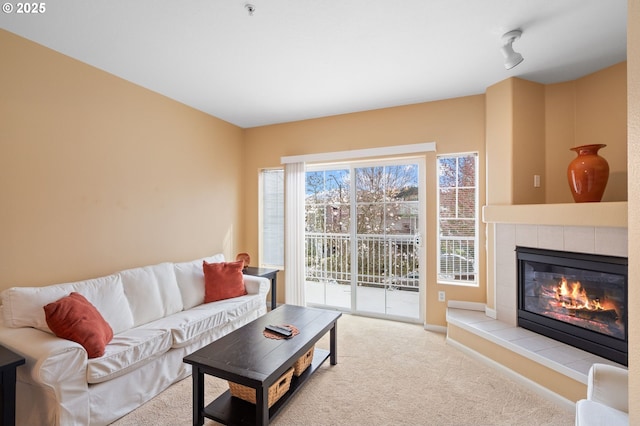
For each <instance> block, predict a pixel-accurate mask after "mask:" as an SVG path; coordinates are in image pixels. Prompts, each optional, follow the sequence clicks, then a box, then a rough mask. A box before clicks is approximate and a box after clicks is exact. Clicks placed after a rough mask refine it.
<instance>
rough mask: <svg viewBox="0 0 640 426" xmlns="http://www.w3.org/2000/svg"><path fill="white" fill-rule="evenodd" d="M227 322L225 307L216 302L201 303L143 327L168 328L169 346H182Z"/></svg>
mask: <svg viewBox="0 0 640 426" xmlns="http://www.w3.org/2000/svg"><path fill="white" fill-rule="evenodd" d="M228 322H229V318H228V316H227V311H226V310H225V307H224V306H223V305H221V304H218V303H207V304H201V305H198V306H197V307H194V308H192V309H188V310H186V311H182V312H178V313H175V314H173V315H170V316H168V317H164V318H160V319H159V320H156V321H153V322H150V323H148V324H145V325H143V327H150V328H163V329H170V330H171V336H172V339H173V342H172V344H171V347H173V348H182V347H184V346H188V345H189V344H191V343H192V342H194V341H196V340H198V339H199V338H200V336H201V335H202V334H204V333H208V332H210V331H211V330H212V329H214V328H217V327H220V326H223V325H225V324H226V323H228Z"/></svg>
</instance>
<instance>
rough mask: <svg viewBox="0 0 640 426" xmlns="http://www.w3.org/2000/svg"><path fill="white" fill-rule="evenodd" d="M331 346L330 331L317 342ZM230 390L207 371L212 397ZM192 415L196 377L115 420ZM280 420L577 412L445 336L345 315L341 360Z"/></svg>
mask: <svg viewBox="0 0 640 426" xmlns="http://www.w3.org/2000/svg"><path fill="white" fill-rule="evenodd" d="M328 346H329V340H328V336H327V337H325V338H323V339H322V340H321V341H320V342H318V344H317V347H321V348H325V349H328ZM227 388H228V386H227V383H226V382H224V381H222V380H219V379H216V378H211V377H207V382H206V385H205V393H206V397H207V399H208V398H211V399H213V398H215V397H216V396H217V395H219V394H220V393H222V392H223V391H224V390H226V389H227ZM191 421H192V418H191V378H190V377H189V378H187V379H185V380H182V381H181V382H179V383H176V384H175V385H173V386H172V387H170V388H169V389H167V390H166V391H165V392H163V393H162V394H160V395H159V396H157V397H156V398H154V399H153V400H151V401H149V402H148V403H147V404H145V405H143V406H142V407H140V408H139V409H137V410H136V411H134V412H132V413H130V414H129V415H127V416H125V417H123V418H121V419H120V420H118V421H117V422H115V423H114V425H115V426H126V425H136V426H138V425H150V426H151V425H153V426H162V425H167V426H177V425H189V424H191ZM214 424H216V423H215V422H212V421H210V420H206V421H205V425H214ZM272 424H274V425H305V426H311V425H558V426H562V425H566V426H570V425H573V424H574V415H573V413H572V412H569V411H567V410H566V409H565V408H561V407H559V406H557V405H556V404H554V403H553V402H550V401H548V400H546V399H544V398H542V397H540V396H538V395H537V394H535V393H534V392H532V391H531V390H529V389H527V388H525V387H523V386H522V385H520V384H518V383H516V382H514V381H513V380H511V379H510V378H508V377H507V376H505V375H504V374H503V373H501V372H500V371H497V370H495V369H493V368H492V367H489V366H487V365H485V364H483V363H481V362H479V361H476V360H474V359H473V358H470V357H469V356H467V355H466V354H464V353H462V352H460V351H459V350H457V349H455V348H453V347H451V346H448V345H446V343H445V336H444V335H442V334H438V333H433V332H428V331H425V330H424V329H423V327H422V326H420V325H416V324H405V323H399V322H392V321H384V320H379V319H371V318H364V317H359V316H352V315H343V316H342V318H340V320H339V321H338V365H335V366H330V365H329V362H328V361H327V362H325V363H324V364H323V365H322V366H321V367H320V368H319V369H318V370H317V371H316V373H315V374H314V376H313V377H312V378H311V379H310V380H309V382H307V384H306V385H305V386H304V387H303V388H302V389H301V390H300V391H299V392H298V393H297V394H296V396H295V397H294V398H292V399H291V401H290V403H289V404H288V405H287V406H286V407H285V408H284V410H283V411H281V412H280V414H279V415H278V416H277V417H276V418H275V419H274V421H273V422H272Z"/></svg>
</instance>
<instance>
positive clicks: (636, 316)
mask: <svg viewBox="0 0 640 426" xmlns="http://www.w3.org/2000/svg"><path fill="white" fill-rule="evenodd" d="M627 10H628V17H627V70H628V76H627V79H628V80H627V82H628V93H627V102H628V113H627V117H628V138H629V143H628V155H629V156H628V164H629V195H630V196H629V300H640V279H639V278H638V277H640V238H638V236H640V196H639V194H640V0H629V3H628V9H627ZM638 324H640V309H638V305H637V304H636V303H632V304H630V306H629V372H630V373H629V401H630V404H629V409H630V418H629V424H631V425H637V424H640V406H639V405H638V404H635V403H633V401H640V327H638Z"/></svg>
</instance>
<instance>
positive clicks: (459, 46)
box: [0, 0, 627, 128]
mask: <svg viewBox="0 0 640 426" xmlns="http://www.w3.org/2000/svg"><path fill="white" fill-rule="evenodd" d="M10 2H11V3H13V4H16V2H13V0H10ZM247 2H249V3H252V4H253V5H254V6H255V13H254V15H253V16H249V13H248V11H247V10H246V8H245V4H246V3H247ZM45 5H46V11H45V12H44V13H42V14H39V15H36V14H30V15H24V14H17V13H16V11H15V10H14V11H13V13H0V27H1V28H4V29H6V30H8V31H11V32H13V33H16V34H18V35H21V36H23V37H25V38H28V39H31V40H33V41H36V42H38V43H40V44H42V45H45V46H47V47H50V48H52V49H55V50H57V51H59V52H62V53H64V54H66V55H69V56H71V57H74V58H76V59H78V60H80V61H83V62H86V63H88V64H91V65H93V66H95V67H98V68H100V69H103V70H105V71H107V72H110V73H112V74H115V75H117V76H119V77H122V78H124V79H126V80H129V81H131V82H134V83H136V84H138V85H141V86H143V87H146V88H148V89H151V90H153V91H155V92H158V93H162V94H164V95H166V96H168V97H170V98H172V99H175V100H177V101H180V102H183V103H185V104H187V105H190V106H192V107H194V108H197V109H199V110H202V111H204V112H206V113H208V114H211V115H213V116H216V117H218V118H221V119H223V120H226V121H229V122H231V123H234V124H236V125H238V126H241V127H245V128H247V127H255V126H260V125H266V124H273V123H280V122H288V121H295V120H302V119H307V118H315V117H323V116H328V115H335V114H343V113H349V112H356V111H363V110H370V109H377V108H383V107H390V106H397V105H406V104H412V103H418V102H425V101H432V100H438V99H446V98H452V97H458V96H466V95H473V94H478V93H484V92H485V90H486V88H487V87H488V86H490V85H492V84H494V83H497V82H499V81H502V80H504V79H506V78H508V77H512V76H516V77H521V78H524V79H528V80H532V81H537V82H540V83H545V84H548V83H555V82H561V81H567V80H572V79H575V78H578V77H581V76H583V75H586V74H589V73H591V72H594V71H597V70H600V69H602V68H605V67H607V66H609V65H613V64H615V63H618V62H621V61H624V60H626V24H627V0H393V1H392V0H247V1H245V0H55V1H49V2H46V3H45ZM516 28H518V29H521V30H522V31H523V35H522V37H521V39H520V40H518V41H516V42H515V43H514V45H513V47H514V49H515V50H516V51H517V52H520V53H521V54H522V55H523V56H524V58H525V60H524V62H523V63H521V64H520V65H518V66H517V67H515V68H513V69H512V70H510V71H508V70H506V69H505V68H504V66H503V63H502V61H503V58H502V56H501V54H500V51H499V48H500V45H501V36H502V34H504V33H505V32H507V31H510V30H512V29H516ZM0 53H1V46H0ZM0 57H1V56H0ZM42 72H44V73H46V70H43V71H42Z"/></svg>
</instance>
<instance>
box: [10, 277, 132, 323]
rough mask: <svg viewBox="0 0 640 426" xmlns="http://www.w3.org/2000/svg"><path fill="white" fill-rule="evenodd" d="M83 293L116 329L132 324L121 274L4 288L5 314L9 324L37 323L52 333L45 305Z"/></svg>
mask: <svg viewBox="0 0 640 426" xmlns="http://www.w3.org/2000/svg"><path fill="white" fill-rule="evenodd" d="M74 291H75V292H77V293H80V294H82V295H83V296H84V297H85V298H86V299H87V300H88V301H89V302H90V303H91V304H92V305H93V306H95V307H96V309H97V310H98V311H99V312H100V314H101V315H102V317H103V318H104V319H105V320H106V321H107V322H108V323H109V325H110V326H111V328H112V329H113V332H114V333H116V334H117V333H120V332H121V331H124V330H127V329H129V328H131V327H132V326H133V316H132V314H131V310H130V309H129V303H128V302H127V299H126V298H125V295H124V289H123V287H122V281H121V280H120V277H119V276H118V275H108V276H106V277H101V278H94V279H90V280H85V281H77V282H73V283H65V284H55V285H49V286H44V287H12V288H9V289H6V290H4V291H3V292H2V294H1V297H2V305H3V306H4V308H3V309H2V315H3V319H4V324H5V325H6V326H7V327H12V328H17V327H34V328H37V329H39V330H42V331H46V332H48V333H51V330H50V329H49V326H48V325H47V321H46V319H45V315H44V310H43V309H42V308H43V307H44V306H45V305H47V304H49V303H51V302H55V301H56V300H58V299H60V298H62V297H64V296H67V295H68V294H69V293H71V292H74Z"/></svg>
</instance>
